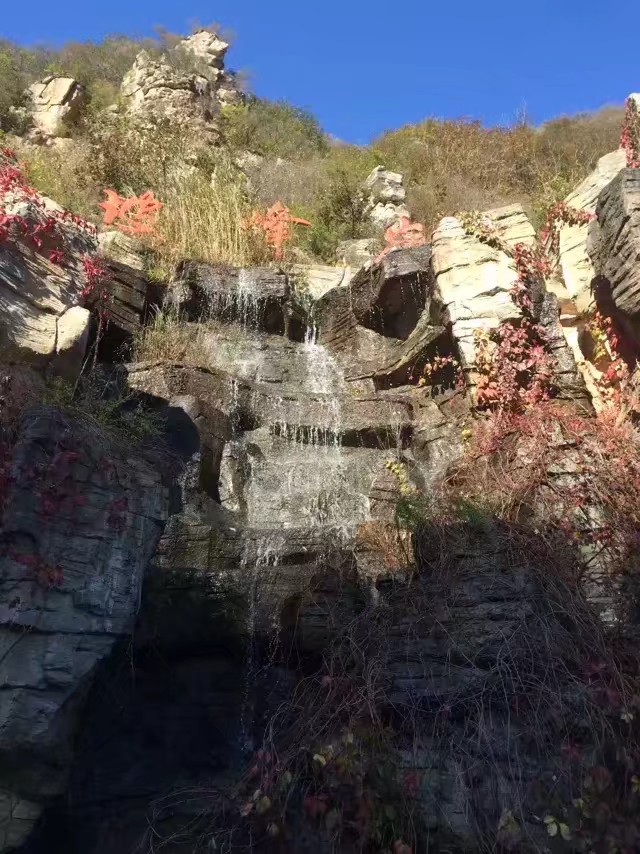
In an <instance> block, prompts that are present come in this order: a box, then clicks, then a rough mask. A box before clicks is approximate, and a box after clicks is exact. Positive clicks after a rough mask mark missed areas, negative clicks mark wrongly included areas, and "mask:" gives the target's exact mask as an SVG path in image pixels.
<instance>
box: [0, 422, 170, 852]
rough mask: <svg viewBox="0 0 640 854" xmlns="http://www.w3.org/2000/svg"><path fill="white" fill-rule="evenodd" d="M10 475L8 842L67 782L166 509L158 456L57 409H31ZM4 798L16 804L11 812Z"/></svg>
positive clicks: (0, 699) (0, 630) (2, 632)
mask: <svg viewBox="0 0 640 854" xmlns="http://www.w3.org/2000/svg"><path fill="white" fill-rule="evenodd" d="M103 441H104V440H103ZM12 477H13V480H12V485H11V487H10V490H9V493H8V495H6V496H5V498H6V505H5V511H4V515H3V519H2V538H3V543H4V544H5V546H6V548H4V549H3V551H2V556H1V557H0V649H1V650H2V652H1V654H0V685H1V686H2V691H1V692H0V756H1V757H2V761H1V762H0V769H1V770H0V789H2V790H3V792H4V795H3V798H4V800H3V799H0V829H1V833H3V834H4V842H5V845H4V846H3V845H2V839H1V836H0V850H1V851H4V850H6V847H7V845H8V844H9V842H11V843H12V844H17V843H18V842H20V841H21V838H20V837H22V838H24V836H25V835H26V833H27V832H28V831H29V830H30V829H31V826H32V825H33V822H34V821H35V819H36V818H37V814H38V812H39V810H40V808H41V807H42V805H43V804H46V803H47V802H48V801H49V800H50V798H51V797H53V796H55V795H57V794H59V793H61V792H62V791H63V789H64V786H65V784H66V778H67V773H68V771H69V767H70V760H71V748H72V743H73V739H74V738H75V735H76V733H77V726H78V723H79V713H80V710H81V702H82V699H83V697H84V695H85V692H86V689H87V687H88V685H89V683H90V680H91V674H92V671H93V670H94V668H95V667H96V665H97V663H98V662H99V661H100V660H101V659H103V658H104V657H105V656H107V655H108V653H109V652H110V650H111V649H112V647H113V645H114V643H115V642H116V641H117V639H118V638H119V637H122V636H124V635H127V634H128V633H129V632H130V631H131V629H132V627H133V622H134V619H135V615H136V611H137V608H138V604H139V598H140V590H141V585H142V577H143V573H144V570H145V566H146V564H147V562H148V560H149V559H150V557H151V555H152V554H153V550H154V548H155V544H156V542H157V539H158V537H159V535H160V533H161V530H162V523H163V520H164V518H165V516H166V512H167V505H166V494H165V492H164V490H163V488H162V485H161V482H160V476H159V474H158V471H157V469H155V468H154V466H153V465H151V464H148V463H146V462H144V461H143V460H142V459H141V458H140V457H139V456H138V457H135V456H133V455H132V456H127V454H126V453H124V452H122V451H121V450H119V449H117V448H115V447H110V446H105V445H104V444H102V445H100V444H96V442H95V438H93V439H92V437H91V436H90V435H87V434H86V432H85V431H84V429H83V428H80V427H78V426H77V425H73V424H70V422H69V419H68V418H65V417H62V416H61V415H60V414H58V413H56V412H55V410H50V409H36V410H32V411H30V412H29V413H28V414H27V415H26V417H25V420H24V423H23V427H22V431H21V433H20V436H19V439H18V442H17V445H16V447H15V451H14V454H13V459H12ZM62 483H63V484H64V488H61V486H60V484H62ZM50 505H51V506H50ZM61 518H65V519H66V520H67V521H66V522H64V523H62V521H61ZM27 756H28V757H29V761H28V762H27V761H26V757H27ZM7 799H9V801H12V802H15V803H16V804H17V805H18V809H17V810H16V811H15V813H14V814H13V816H12V817H11V818H10V819H8V818H7V816H6V810H4V804H5V802H6V801H7Z"/></svg>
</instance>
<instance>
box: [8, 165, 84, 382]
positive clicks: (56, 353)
mask: <svg viewBox="0 0 640 854" xmlns="http://www.w3.org/2000/svg"><path fill="white" fill-rule="evenodd" d="M0 165H8V167H9V168H16V166H15V163H14V162H12V161H9V160H6V159H5V160H3V157H2V154H0ZM0 212H1V213H6V214H7V215H8V216H9V217H11V216H18V217H21V218H22V220H23V224H24V223H27V224H28V225H29V230H31V229H36V227H38V226H42V231H41V233H40V235H39V236H38V237H37V242H36V240H32V239H30V236H29V234H23V233H22V229H21V228H20V227H19V224H14V226H12V227H10V229H9V232H8V234H7V236H6V238H5V239H4V240H0V362H5V363H9V364H21V363H22V364H26V365H29V366H31V367H33V368H35V369H37V370H39V371H44V370H47V371H49V372H52V373H56V372H57V373H60V374H64V375H65V376H67V377H69V378H70V379H72V380H75V378H76V377H77V376H78V373H79V371H80V368H81V366H82V360H83V358H84V353H85V349H86V344H87V341H88V336H89V330H90V316H89V312H88V311H87V310H86V309H85V308H82V307H80V302H81V301H82V299H83V298H82V291H83V288H84V287H85V285H86V282H87V277H86V273H85V270H84V259H85V257H86V256H87V255H92V254H93V253H95V250H96V239H95V236H94V234H93V232H92V230H91V229H90V228H83V227H81V226H76V225H74V224H73V222H71V221H69V220H68V219H65V218H64V216H61V213H62V208H61V207H60V206H59V205H57V204H56V203H55V202H54V201H52V200H51V199H49V198H47V197H46V196H42V195H39V194H38V195H33V194H30V193H28V192H25V191H23V190H20V189H19V188H14V189H12V190H10V191H8V192H7V193H6V194H5V196H4V197H1V198H0ZM49 217H57V219H56V221H55V223H54V225H55V228H54V232H53V236H52V233H51V229H50V226H51V220H50V219H48V218H49ZM54 250H55V251H54ZM58 252H61V253H62V263H58V260H57V257H56V254H57V253H58Z"/></svg>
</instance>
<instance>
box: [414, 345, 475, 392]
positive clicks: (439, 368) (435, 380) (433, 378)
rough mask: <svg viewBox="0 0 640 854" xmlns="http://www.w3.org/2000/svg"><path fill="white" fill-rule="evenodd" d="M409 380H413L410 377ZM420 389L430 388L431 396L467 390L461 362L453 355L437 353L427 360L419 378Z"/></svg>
mask: <svg viewBox="0 0 640 854" xmlns="http://www.w3.org/2000/svg"><path fill="white" fill-rule="evenodd" d="M409 380H410V381H412V380H413V375H410V377H409ZM418 386H419V387H428V388H429V389H430V391H431V396H432V397H435V396H436V395H437V394H444V393H445V392H446V391H448V390H449V389H452V388H453V389H457V390H460V389H463V388H465V380H464V371H463V369H462V365H461V364H460V361H459V360H458V359H457V358H456V357H455V356H454V355H452V354H450V353H447V354H444V355H440V354H439V353H436V355H435V356H432V357H431V358H430V359H428V360H427V362H426V364H425V366H424V368H423V369H422V373H421V375H420V376H419V377H418Z"/></svg>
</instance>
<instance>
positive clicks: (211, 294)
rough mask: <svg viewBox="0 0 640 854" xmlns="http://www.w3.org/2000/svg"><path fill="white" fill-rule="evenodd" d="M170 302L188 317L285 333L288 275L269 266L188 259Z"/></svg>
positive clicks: (288, 310) (289, 290) (171, 294)
mask: <svg viewBox="0 0 640 854" xmlns="http://www.w3.org/2000/svg"><path fill="white" fill-rule="evenodd" d="M168 304H169V305H170V306H172V307H173V308H174V309H175V310H176V311H179V312H180V313H181V314H182V315H183V316H184V317H185V318H186V319H188V320H207V319H209V320H214V319H217V320H224V321H233V322H237V323H239V324H240V325H241V326H243V327H245V328H259V329H263V330H265V331H268V332H278V333H283V332H284V331H285V326H286V325H287V324H288V320H289V315H290V307H291V287H290V283H289V278H288V277H287V276H286V275H285V274H284V273H282V272H279V271H277V270H273V269H271V268H268V267H253V268H250V269H249V268H245V269H239V268H231V267H213V266H211V265H209V264H196V263H194V262H186V263H185V264H182V265H181V266H180V267H179V269H178V271H177V273H176V277H175V280H174V281H173V282H172V283H171V285H170V289H169V295H168Z"/></svg>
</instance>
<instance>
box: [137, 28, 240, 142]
mask: <svg viewBox="0 0 640 854" xmlns="http://www.w3.org/2000/svg"><path fill="white" fill-rule="evenodd" d="M228 49H229V45H228V43H227V42H225V41H224V40H223V39H222V38H220V36H218V35H216V34H215V33H212V32H209V31H208V30H199V31H197V32H195V33H193V34H192V35H190V36H189V37H188V38H186V39H183V40H182V41H181V42H179V43H178V44H177V45H176V47H175V48H174V49H173V51H171V52H170V53H169V54H166V55H164V56H163V57H161V58H160V59H152V58H151V57H150V56H149V54H148V53H147V52H146V51H144V50H143V51H141V52H140V53H139V54H138V56H137V57H136V60H135V62H134V64H133V66H132V68H131V69H130V70H129V71H128V72H127V74H126V75H125V78H124V80H123V81H122V86H121V87H120V97H121V101H122V104H123V107H124V110H125V112H126V113H127V114H128V115H130V116H132V117H133V118H134V119H136V120H138V121H141V122H143V123H149V122H152V123H154V122H158V121H168V122H170V123H175V122H179V123H180V124H183V125H186V126H188V127H189V128H190V129H191V132H192V133H193V134H200V135H201V136H202V138H201V139H200V140H196V142H199V143H205V144H208V143H214V142H217V141H218V139H219V132H218V125H217V122H216V118H217V116H218V115H219V113H220V108H221V107H222V106H228V105H238V104H242V103H243V102H244V96H243V94H242V92H241V89H240V87H239V85H238V82H237V79H236V77H235V75H234V74H232V73H231V72H228V71H225V68H224V59H225V56H226V53H227V50H228Z"/></svg>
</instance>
